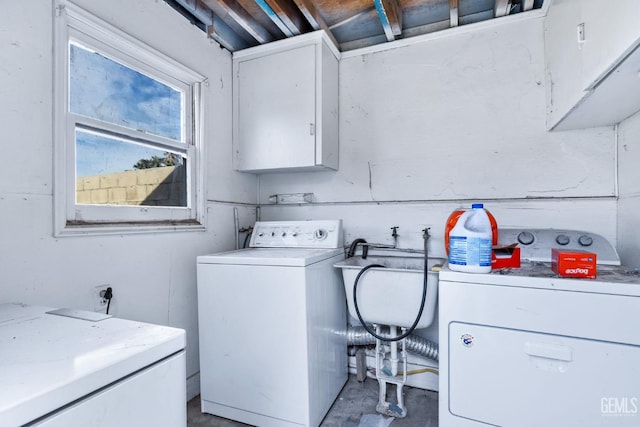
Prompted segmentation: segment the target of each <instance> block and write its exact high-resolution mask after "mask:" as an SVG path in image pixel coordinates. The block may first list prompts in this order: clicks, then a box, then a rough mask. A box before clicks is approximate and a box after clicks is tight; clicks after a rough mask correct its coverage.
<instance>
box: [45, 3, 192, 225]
mask: <svg viewBox="0 0 640 427" xmlns="http://www.w3.org/2000/svg"><path fill="white" fill-rule="evenodd" d="M54 43H55V51H54V52H55V61H56V62H55V77H54V109H55V110H54V121H55V122H54V127H55V135H54V138H55V165H54V168H55V169H54V174H55V175H54V177H55V193H54V199H55V201H54V203H55V205H54V206H55V217H56V218H55V234H56V235H68V234H71V235H73V234H87V233H122V232H142V231H154V232H155V231H168V230H176V229H202V228H203V227H202V225H203V211H204V204H203V190H202V182H203V179H202V177H201V174H200V173H199V169H200V168H199V163H200V157H201V156H200V153H201V149H200V141H199V140H200V135H199V118H200V117H201V106H200V97H199V89H200V82H202V81H204V78H203V77H202V76H200V75H198V74H196V73H194V72H193V71H191V70H189V69H187V68H186V67H184V66H182V65H181V64H179V63H177V62H175V61H173V60H172V59H170V58H167V57H166V56H164V55H163V54H161V53H159V52H157V51H155V50H154V49H152V48H150V47H148V46H146V45H144V44H142V43H141V42H140V41H138V40H135V39H133V38H131V37H130V36H128V35H126V34H124V33H122V32H121V31H119V30H117V29H115V28H113V27H111V26H110V25H109V24H107V23H105V22H102V21H100V20H99V19H98V18H96V17H94V16H92V15H90V14H88V13H87V12H85V11H83V10H82V9H79V8H78V7H77V6H75V5H72V4H70V3H67V2H66V1H62V0H60V1H58V2H57V3H56V37H55V42H54Z"/></svg>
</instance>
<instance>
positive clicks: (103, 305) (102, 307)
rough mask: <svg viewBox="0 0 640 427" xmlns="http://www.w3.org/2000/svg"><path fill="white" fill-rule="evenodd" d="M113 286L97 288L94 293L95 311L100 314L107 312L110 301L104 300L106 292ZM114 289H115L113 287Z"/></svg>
mask: <svg viewBox="0 0 640 427" xmlns="http://www.w3.org/2000/svg"><path fill="white" fill-rule="evenodd" d="M110 286H111V285H100V286H96V287H95V288H94V291H93V311H96V312H99V313H106V312H107V304H108V303H109V300H108V299H106V298H104V294H105V292H107V288H108V287H110ZM112 289H113V287H112Z"/></svg>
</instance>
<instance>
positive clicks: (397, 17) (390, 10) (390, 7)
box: [373, 0, 402, 41]
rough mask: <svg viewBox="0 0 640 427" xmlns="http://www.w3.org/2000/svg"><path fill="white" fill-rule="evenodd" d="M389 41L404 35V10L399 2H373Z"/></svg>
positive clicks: (381, 0)
mask: <svg viewBox="0 0 640 427" xmlns="http://www.w3.org/2000/svg"><path fill="white" fill-rule="evenodd" d="M373 4H374V5H375V7H376V10H377V11H378V17H379V18H380V22H381V23H382V28H383V29H384V33H385V35H386V36H387V40H388V41H392V40H395V39H396V36H399V35H401V34H402V9H401V8H400V5H399V4H398V0H373Z"/></svg>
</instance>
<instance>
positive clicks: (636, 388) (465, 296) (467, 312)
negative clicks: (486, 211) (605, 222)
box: [438, 229, 640, 427]
mask: <svg viewBox="0 0 640 427" xmlns="http://www.w3.org/2000/svg"><path fill="white" fill-rule="evenodd" d="M500 238H501V243H512V242H519V243H520V247H521V251H522V258H523V259H525V260H527V261H525V262H523V263H522V267H521V268H518V269H507V270H502V271H494V272H492V273H490V274H469V273H460V272H455V271H451V270H449V269H447V268H444V269H443V270H442V271H441V272H440V281H439V302H438V303H439V309H440V311H439V316H440V317H439V321H440V323H439V327H440V331H439V332H440V377H439V378H440V397H439V416H438V418H439V423H440V426H441V427H454V426H455V427H463V426H464V427H472V426H473V427H479V426H489V425H491V426H505V427H510V426H517V427H540V426H580V427H596V426H597V427H606V426H611V427H613V426H616V427H624V426H629V427H631V426H634V427H635V426H638V425H640V413H639V410H640V400H639V399H640V385H638V376H637V375H636V374H635V372H636V371H635V365H637V363H638V360H640V334H639V333H638V325H640V275H639V274H638V273H639V272H638V271H636V270H629V269H625V268H623V267H620V266H619V265H618V264H620V261H619V258H618V255H617V253H616V252H615V249H614V248H613V246H611V244H610V243H609V242H607V241H606V239H604V238H602V237H601V236H598V235H596V234H592V233H585V232H580V231H572V230H546V229H545V230H513V229H511V230H502V229H501V230H500ZM551 247H565V248H567V249H572V250H575V249H586V250H588V251H590V252H595V253H596V254H597V257H598V262H599V263H600V264H598V266H597V278H596V279H573V278H561V277H558V276H557V275H556V274H555V273H554V272H553V271H552V270H551V268H550V261H551Z"/></svg>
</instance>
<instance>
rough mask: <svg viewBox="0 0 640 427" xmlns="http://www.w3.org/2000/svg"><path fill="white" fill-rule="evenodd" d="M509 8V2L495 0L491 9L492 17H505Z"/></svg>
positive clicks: (509, 0)
mask: <svg viewBox="0 0 640 427" xmlns="http://www.w3.org/2000/svg"><path fill="white" fill-rule="evenodd" d="M510 7H511V0H496V4H495V6H494V7H493V16H495V17H496V18H499V17H501V16H507V15H508V14H509V8H510Z"/></svg>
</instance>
